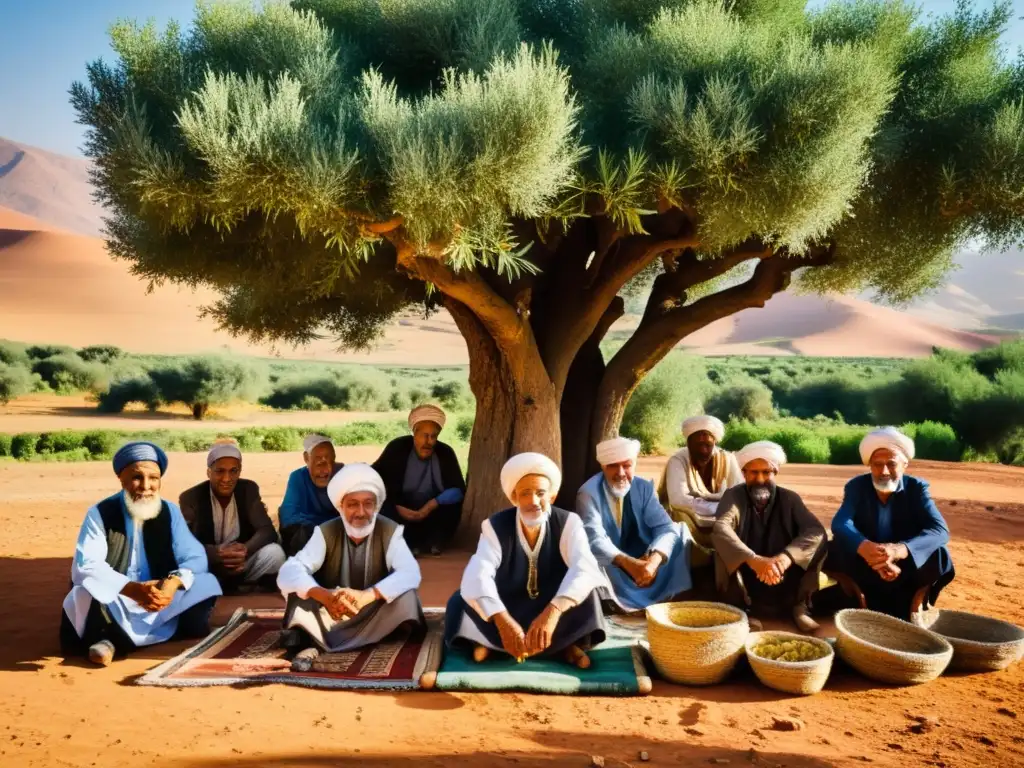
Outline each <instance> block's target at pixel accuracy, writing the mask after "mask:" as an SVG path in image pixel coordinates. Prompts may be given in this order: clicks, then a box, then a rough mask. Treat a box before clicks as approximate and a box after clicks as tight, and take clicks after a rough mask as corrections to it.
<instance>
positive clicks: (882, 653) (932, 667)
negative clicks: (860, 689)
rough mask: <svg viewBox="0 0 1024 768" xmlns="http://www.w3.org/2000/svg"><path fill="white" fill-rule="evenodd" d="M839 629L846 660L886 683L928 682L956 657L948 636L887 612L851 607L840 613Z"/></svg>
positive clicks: (837, 621)
mask: <svg viewBox="0 0 1024 768" xmlns="http://www.w3.org/2000/svg"><path fill="white" fill-rule="evenodd" d="M836 631H837V633H838V635H839V638H838V640H837V642H836V650H838V651H839V655H840V656H842V658H843V661H845V662H846V663H847V664H849V665H850V666H851V667H853V668H854V669H856V670H857V671H858V672H860V673H861V674H862V675H864V676H866V677H870V678H872V679H873V680H878V681H880V682H883V683H892V684H894V685H916V684H918V683H927V682H928V681H929V680H934V679H935V678H936V677H938V676H939V675H941V674H942V672H943V670H945V669H946V667H947V666H948V665H949V660H950V659H951V658H953V646H952V645H950V644H949V642H948V641H947V640H945V639H944V638H942V637H939V636H938V635H936V634H935V633H934V632H929V631H928V630H927V629H923V628H921V627H918V626H915V625H913V624H911V623H909V622H906V621H900V620H899V619H894V618H893V617H892V616H886V615H885V614H884V613H876V612H875V611H866V610H864V609H862V608H847V609H845V610H842V611H840V612H839V613H837V614H836Z"/></svg>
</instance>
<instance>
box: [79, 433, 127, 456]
mask: <svg viewBox="0 0 1024 768" xmlns="http://www.w3.org/2000/svg"><path fill="white" fill-rule="evenodd" d="M122 439H123V438H122V437H121V435H120V434H119V433H117V432H111V431H109V430H99V429H98V430H95V431H93V432H86V433H85V434H84V435H83V436H82V447H83V448H85V449H86V450H87V451H89V454H90V455H91V456H92V457H94V458H97V459H99V458H109V457H110V456H113V455H114V453H115V452H116V451H117V449H118V447H119V446H120V445H121V441H122Z"/></svg>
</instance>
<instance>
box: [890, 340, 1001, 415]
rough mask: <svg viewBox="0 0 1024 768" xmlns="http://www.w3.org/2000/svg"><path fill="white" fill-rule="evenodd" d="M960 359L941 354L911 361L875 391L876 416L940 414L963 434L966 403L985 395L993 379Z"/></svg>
mask: <svg viewBox="0 0 1024 768" xmlns="http://www.w3.org/2000/svg"><path fill="white" fill-rule="evenodd" d="M957 360H959V358H955V357H950V356H949V355H942V356H936V357H934V358H930V359H928V360H918V361H915V362H913V363H911V364H910V365H908V366H907V367H906V368H905V369H904V371H903V373H902V374H901V375H900V378H899V379H897V380H896V381H894V382H892V383H891V384H889V385H888V386H884V387H881V388H879V389H878V390H876V391H875V392H874V395H873V397H872V400H873V405H874V411H875V413H876V418H877V420H878V421H880V422H882V423H885V424H900V423H906V422H916V423H919V422H924V421H928V420H930V419H935V418H941V419H942V420H943V421H945V422H947V423H949V424H952V425H953V427H954V429H956V430H957V432H960V433H961V434H962V430H961V425H963V423H964V418H963V408H964V405H965V404H966V403H968V402H971V401H977V400H979V399H983V398H984V397H985V396H986V394H987V393H988V391H989V390H990V389H991V387H992V382H990V381H989V380H988V379H986V378H985V377H984V376H982V375H981V374H980V373H978V372H977V371H976V370H974V368H972V367H970V366H968V365H963V364H960V363H959V362H956V361H957Z"/></svg>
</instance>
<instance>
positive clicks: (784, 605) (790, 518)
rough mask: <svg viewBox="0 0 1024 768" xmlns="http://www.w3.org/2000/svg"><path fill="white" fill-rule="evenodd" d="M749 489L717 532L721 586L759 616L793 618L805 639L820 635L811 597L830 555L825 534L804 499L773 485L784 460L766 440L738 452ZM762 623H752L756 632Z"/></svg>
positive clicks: (734, 497)
mask: <svg viewBox="0 0 1024 768" xmlns="http://www.w3.org/2000/svg"><path fill="white" fill-rule="evenodd" d="M736 461H737V462H738V463H739V465H740V469H741V470H742V472H743V477H744V480H745V483H744V484H743V485H737V486H734V487H732V488H730V489H729V490H727V491H726V492H725V493H724V494H722V500H721V502H720V503H719V505H718V518H717V519H716V520H715V527H714V529H713V531H712V533H711V540H712V542H713V544H714V546H715V583H716V584H717V585H718V589H719V591H720V592H722V593H723V594H725V595H726V599H729V600H730V601H731V602H733V603H735V604H740V600H742V601H743V604H745V605H746V606H747V607H748V609H751V610H752V611H753V613H755V614H758V613H776V612H778V611H780V610H784V611H788V612H791V613H792V615H793V620H794V621H795V622H796V625H797V627H799V629H800V630H801V631H803V632H813V631H814V630H816V629H817V628H818V625H817V623H815V621H814V620H813V619H811V615H810V610H809V608H810V598H811V595H813V594H814V592H815V591H816V590H817V589H818V576H819V573H820V571H821V566H822V562H823V561H824V559H825V553H826V549H827V548H826V535H825V528H824V526H822V524H821V523H820V522H818V519H817V518H816V517H815V516H814V515H812V514H811V513H810V511H809V510H808V509H807V507H806V506H804V502H803V500H802V499H801V498H800V497H799V496H798V495H797V494H796V493H795V492H794V491H791V490H789V489H787V488H781V487H779V486H778V485H776V484H775V476H776V475H777V474H778V473H779V468H780V467H781V466H782V465H783V464H785V463H786V454H785V452H784V451H783V450H782V448H781V447H780V446H778V445H776V444H775V443H771V442H768V441H767V440H763V441H760V442H756V443H751V444H750V445H748V446H745V447H744V448H743V449H742V450H740V451H737V453H736ZM759 624H760V622H757V621H756V620H752V621H751V626H752V628H756V627H758V625H759Z"/></svg>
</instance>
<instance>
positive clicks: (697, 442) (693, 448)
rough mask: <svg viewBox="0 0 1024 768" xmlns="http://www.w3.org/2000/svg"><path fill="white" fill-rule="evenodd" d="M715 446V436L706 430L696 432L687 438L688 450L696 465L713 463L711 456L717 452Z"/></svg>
mask: <svg viewBox="0 0 1024 768" xmlns="http://www.w3.org/2000/svg"><path fill="white" fill-rule="evenodd" d="M715 444H716V441H715V436H714V435H712V434H711V433H710V432H708V431H707V430H706V429H702V430H701V431H700V432H694V433H693V434H692V435H690V436H689V437H688V438H686V449H687V450H688V451H689V452H690V460H691V461H692V462H693V463H694V464H700V465H704V464H707V463H708V462H709V461H711V454H712V453H714V451H715Z"/></svg>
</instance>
